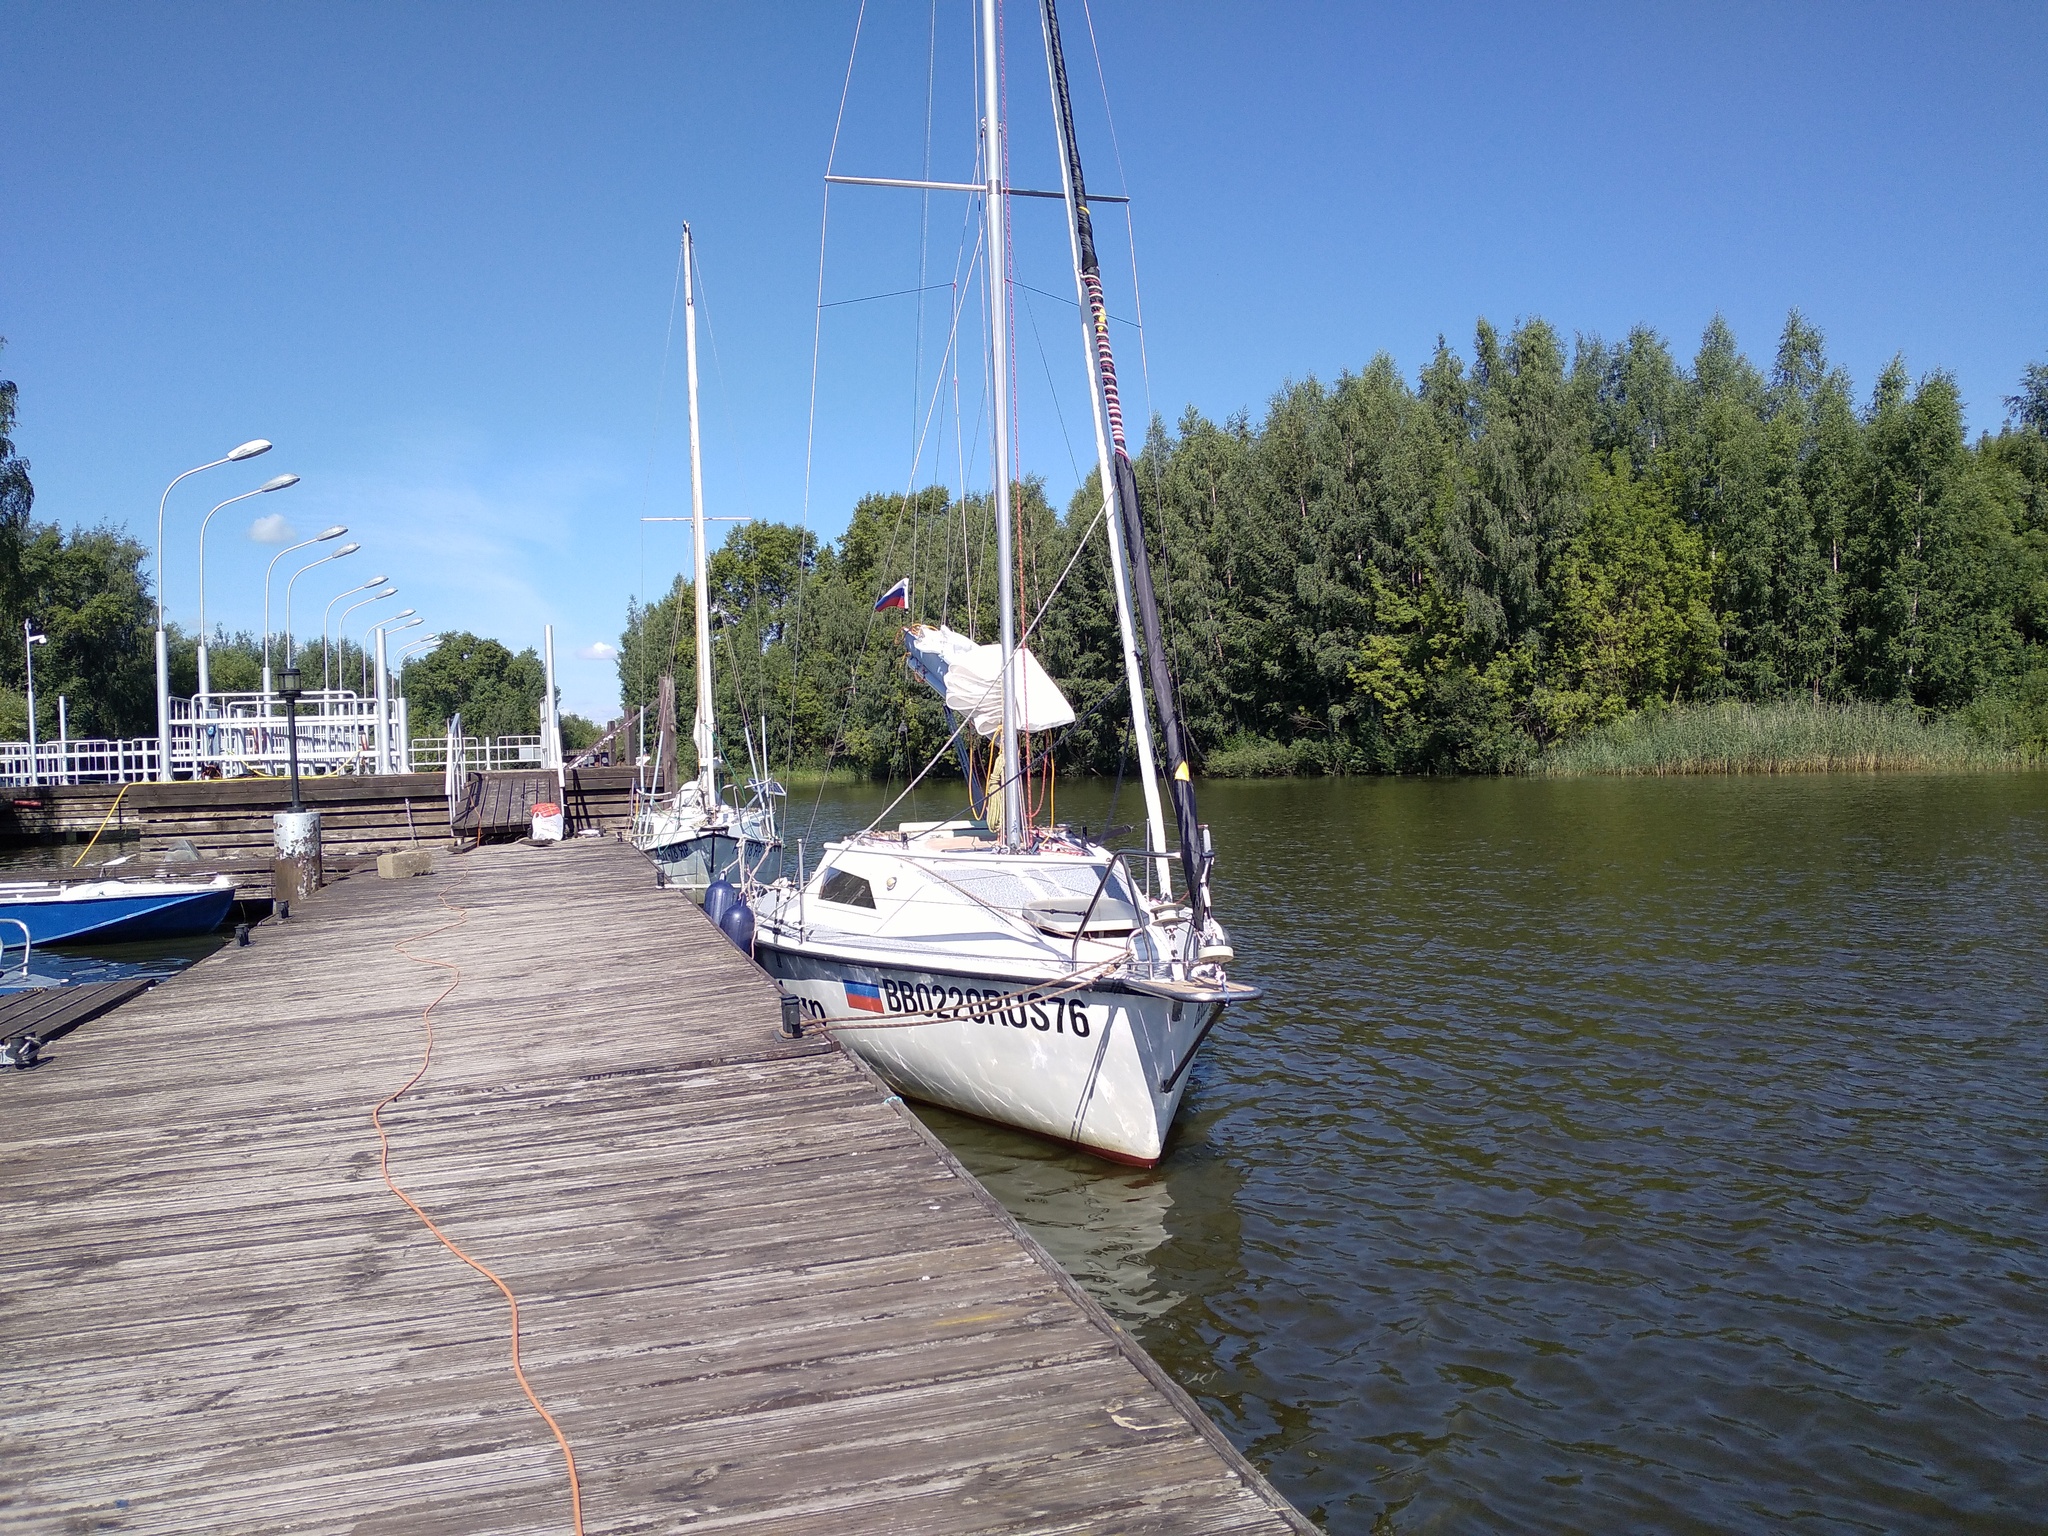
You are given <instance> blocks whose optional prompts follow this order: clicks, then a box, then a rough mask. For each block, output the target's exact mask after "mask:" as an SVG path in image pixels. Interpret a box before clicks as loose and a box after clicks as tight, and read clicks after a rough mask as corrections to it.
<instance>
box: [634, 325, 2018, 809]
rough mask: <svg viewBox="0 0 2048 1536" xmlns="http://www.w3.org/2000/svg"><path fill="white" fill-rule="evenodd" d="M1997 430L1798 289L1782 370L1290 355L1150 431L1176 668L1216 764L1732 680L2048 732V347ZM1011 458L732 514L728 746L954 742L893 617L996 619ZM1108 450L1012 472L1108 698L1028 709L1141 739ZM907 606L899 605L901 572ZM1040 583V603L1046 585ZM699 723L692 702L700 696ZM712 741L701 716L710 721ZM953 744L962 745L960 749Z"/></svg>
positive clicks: (1150, 521)
mask: <svg viewBox="0 0 2048 1536" xmlns="http://www.w3.org/2000/svg"><path fill="white" fill-rule="evenodd" d="M2018 384H2019V387H2018V391H2017V393H2015V394H2014V395H2012V396H2011V397H2009V398H2008V399H2006V400H2005V401H2004V402H2002V403H2003V404H2004V406H2005V407H2006V416H2005V421H2004V424H2003V426H2002V428H2001V429H2000V430H1999V431H1998V432H1996V433H1995V434H1994V433H1985V434H1981V435H1980V436H1979V437H1978V438H1977V440H1976V441H1975V442H1971V441H1969V440H1968V436H1967V433H1966V430H1965V425H1964V402H1963V400H1962V398H1961V396H1960V395H1959V393H1958V391H1957V387H1956V384H1955V381H1954V379H1953V378H1952V377H1951V376H1949V375H1948V374H1946V373H1943V372H1940V371H1934V372H1929V373H1926V374H1923V375H1921V376H1920V377H1918V378H1915V377H1913V376H1912V375H1911V374H1910V373H1909V372H1908V370H1907V367H1906V364H1905V362H1904V360H1903V359H1894V361H1893V362H1892V363H1891V364H1890V365H1889V366H1888V367H1887V368H1886V369H1885V370H1884V371H1883V373H1882V374H1881V375H1880V376H1879V377H1878V379H1877V380H1876V382H1875V384H1874V385H1873V387H1872V388H1871V389H1870V391H1869V392H1868V394H1867V395H1861V396H1859V394H1858V392H1857V390H1856V388H1855V386H1854V384H1853V383H1852V381H1851V380H1850V378H1849V377H1848V376H1847V374H1846V373H1845V372H1844V371H1842V370H1841V369H1839V368H1837V367H1835V366H1833V365H1831V364H1830V362H1829V361H1828V358H1827V355H1826V352H1825V349H1824V346H1823V341H1822V337H1821V335H1820V334H1819V332H1818V331H1817V330H1816V329H1814V328H1813V327H1812V326H1811V325H1809V324H1808V323H1807V322H1806V321H1805V320H1804V319H1803V318H1802V317H1801V316H1800V315H1799V314H1797V313H1796V312H1795V313H1794V314H1792V315H1791V316H1790V317H1789V318H1788V319H1787V321H1786V323H1785V326H1784V330H1783V332H1782V334H1781V335H1780V337H1779V339H1778V345H1777V349H1776V353H1775V356H1774V357H1773V358H1772V360H1771V363H1770V366H1769V368H1768V369H1767V370H1766V369H1764V368H1760V367H1758V366H1757V365H1756V364H1755V363H1754V362H1752V361H1751V360H1750V359H1749V358H1748V357H1746V356H1745V355H1744V354H1743V353H1742V351H1741V350H1740V349H1739V348H1738V346H1737V344H1736V340H1735V337H1734V335H1733V334H1732V333H1731V331H1730V330H1729V328H1728V327H1727V326H1726V325H1725V324H1724V323H1722V322H1720V321H1719V320H1716V321H1715V322H1714V323H1713V324H1712V325H1710V326H1709V327H1708V329H1707V331H1706V333H1705V335H1704V336H1703V337H1702V339H1701V342H1700V345H1699V347H1698V349H1697V351H1696V352H1695V354H1694V356H1693V358H1692V360H1691V362H1690V363H1681V362H1680V361H1679V360H1678V359H1677V358H1676V357H1675V356H1674V354H1673V352H1672V350H1671V348H1670V347H1669V346H1668V345H1667V343H1666V342H1665V341H1664V340H1663V339H1662V338H1661V337H1659V336H1658V335H1657V334H1655V333H1654V332H1652V331H1650V330H1647V329H1638V330H1636V331H1634V332H1632V333H1631V334H1630V335H1629V336H1628V337H1627V338H1626V339H1625V340H1623V341H1621V342H1619V343H1616V344H1607V343H1604V342H1602V341H1601V340H1599V339H1597V338H1590V337H1583V336H1582V337H1579V338H1576V339H1575V340H1574V342H1573V343H1572V345H1571V346H1570V347H1569V348H1567V346H1566V344H1565V342H1564V341H1563V339H1562V338H1561V337H1560V336H1559V334H1558V333H1557V332H1556V331H1555V330H1553V329H1552V327H1550V326H1549V325H1548V324H1546V323H1545V322H1543V321H1541V320H1529V321H1526V322H1524V323H1523V324H1521V325H1519V326H1517V327H1516V328H1515V329H1514V330H1512V331H1511V332H1509V333H1508V334H1506V335H1503V334H1502V333H1501V332H1499V331H1498V330H1496V329H1495V328H1494V327H1493V326H1491V325H1489V324H1487V323H1486V322H1484V321H1482V322H1480V324H1479V325H1478V327H1477V330H1476V334H1475V336H1474V338H1473V342H1472V347H1471V355H1470V357H1469V359H1468V358H1466V357H1463V356H1460V355H1459V354H1458V353H1457V352H1456V351H1455V350H1454V349H1453V348H1451V347H1450V346H1448V345H1446V344H1445V343H1444V342H1443V341H1442V340H1439V342H1438V345H1437V349H1436V353H1435V356H1434V357H1433V358H1432V359H1431V361H1430V362H1429V364H1428V365H1427V366H1426V367H1425V368H1423V369H1422V370H1421V374H1420V376H1419V378H1417V379H1416V380H1415V381H1414V382H1413V383H1412V384H1411V383H1410V382H1409V381H1408V380H1407V379H1405V378H1404V377H1403V376H1402V374H1401V373H1400V371H1399V370H1398V369H1397V368H1396V366H1395V365H1394V364H1393V362H1392V361H1391V360H1390V359H1389V358H1387V357H1385V356H1380V357H1377V358H1375V359H1374V360H1373V361H1372V362H1371V363H1369V364H1368V365H1367V366H1366V367H1365V368H1364V369H1363V370H1362V371H1360V372H1358V373H1347V374H1345V375H1343V376H1342V377H1340V378H1338V379H1337V380H1336V381H1335V382H1334V383H1333V384H1324V383H1321V382H1318V381H1316V380H1314V379H1310V380H1308V381H1306V382H1302V383H1295V384H1290V385H1288V386H1287V387H1285V388H1284V389H1282V390H1281V391H1280V392H1279V393H1278V394H1277V395H1276V396H1275V397H1274V398H1273V399H1272V400H1271V402H1270V403H1269V404H1268V406H1267V409H1266V412H1265V416H1264V418H1263V420H1261V421H1260V422H1258V423H1257V424H1256V425H1254V424H1253V423H1252V421H1251V420H1250V419H1249V417H1248V416H1242V415H1241V416H1236V417H1232V418H1231V419H1229V420H1227V421H1224V422H1222V423H1220V424H1219V423H1216V422H1213V421H1210V420H1207V419H1205V418H1204V417H1202V416H1200V415H1199V414H1196V413H1195V412H1193V411H1190V412H1188V413H1187V414H1185V415H1183V416H1182V417H1181V419H1180V421H1179V422H1178V424H1177V425H1176V426H1175V427H1173V428H1172V429H1171V430H1169V429H1167V428H1166V427H1165V425H1164V424H1163V423H1162V422H1159V421H1156V420H1155V421H1154V423H1153V424H1152V428H1151V431H1150V433H1149V435H1148V440H1147V442H1146V444H1145V448H1144V452H1143V455H1142V458H1141V460H1140V462H1139V464H1138V465H1137V471H1138V479H1139V483H1140V487H1141V495H1142V498H1143V500H1144V502H1145V513H1146V519H1147V526H1148V545H1149V547H1150V549H1151V552H1152V559H1153V564H1154V573H1155V579H1156V582H1157V586H1158V592H1159V601H1160V606H1161V609H1162V612H1163V614H1164V617H1165V627H1166V633H1167V644H1168V647H1169V649H1170V652H1171V655H1170V658H1169V661H1170V668H1171V672H1172V676H1173V678H1174V686H1175V689H1176V692H1177V695H1178V704H1179V707H1180V710H1181V712H1182V715H1183V718H1184V719H1185V721H1186V722H1187V725H1188V729H1189V735H1190V737H1191V740H1192V748H1191V750H1192V753H1193V755H1194V756H1195V757H1196V760H1197V766H1198V768H1200V769H1201V770H1202V771H1206V772H1209V773H1216V774H1277V773H1383V772H1411V773H1413V772H1419V773H1440V772H1481V773H1501V772H1514V771H1519V770H1525V769H1528V768H1530V767H1531V766H1532V765H1536V764H1540V763H1542V762H1543V761H1544V760H1545V757H1546V754H1550V753H1554V752H1555V751H1556V750H1557V749H1558V748H1559V747H1560V746H1561V745H1562V744H1566V743H1570V742H1573V741H1575V740H1581V739H1585V738H1587V737H1589V736H1590V735H1595V734H1598V733H1600V732H1603V731H1613V730H1615V729H1616V728H1617V727H1618V726H1623V725H1627V724H1629V723H1631V722H1639V721H1642V720H1644V719H1653V718H1655V717H1658V716H1660V715H1661V714H1665V713H1669V712H1673V711H1685V710H1688V709H1692V710H1698V709H1699V708H1700V707H1702V706H1712V705H1715V704H1717V703H1720V702H1723V701H1736V702H1740V703H1745V704H1751V705H1762V706H1775V707H1779V708H1780V709H1781V710H1782V708H1783V707H1784V706H1786V705H1794V706H1797V705H1804V706H1806V707H1807V712H1808V713H1813V712H1820V713H1822V714H1829V715H1830V717H1831V718H1835V719H1838V720H1844V721H1848V722H1850V724H1851V727H1852V728H1853V727H1854V722H1856V721H1858V720H1863V719H1871V720H1878V721H1883V722H1890V723H1891V724H1892V725H1896V723H1897V721H1898V720H1899V719H1900V718H1901V717H1902V716H1903V717H1905V718H1907V720H1908V723H1909V724H1910V722H1911V720H1912V719H1913V718H1916V717H1917V718H1919V719H1921V720H1924V721H1930V722H1934V721H1939V722H1944V723H1946V724H1947V725H1949V726H1950V727H1952V728H1953V730H1954V731H1956V732H1960V733H1962V734H1963V735H1964V736H1970V735H1972V734H1974V735H1975V736H1976V737H1981V738H1984V739H1986V740H1987V741H1989V742H1991V744H1992V745H1993V746H1995V747H1996V748H1998V749H1999V750H2001V751H2005V752H2007V753H2009V754H2013V755H2016V756H2018V757H2025V756H2027V755H2030V754H2031V755H2035V756H2039V755H2043V754H2044V753H2048V366H2044V365H2042V364H2039V363H2036V364H2033V365H2031V366H2030V367H2029V368H2028V369H2027V370H2026V371H2025V373H2024V375H2023V377H2022V378H2021V379H2020V380H2019V381H2018ZM991 510H992V509H991V504H990V501H989V498H988V497H986V496H978V497H977V496H973V495H970V496H967V497H964V498H959V499H955V498H952V497H950V496H949V494H948V493H947V492H946V491H945V490H944V489H942V488H932V489H927V490H924V491H920V492H915V493H913V494H910V495H908V496H906V495H902V494H875V495H870V496H868V497H865V498H864V499H862V500H861V502H860V503H859V505H858V506H856V507H855V508H854V510H853V514H852V518H851V521H850V523H849V526H848V528H847V530H846V532H845V534H844V535H843V536H842V537H840V538H839V539H838V540H837V541H836V542H833V543H830V544H821V543H819V542H818V541H817V540H816V539H815V538H813V537H812V536H811V535H809V534H808V533H806V532H804V531H802V530H800V529H798V528H796V527H793V526H789V525H784V524H775V523H753V524H748V525H743V526H741V527H740V528H738V529H736V530H735V531H734V532H733V533H732V534H731V535H730V536H729V537H728V539H727V540H726V542H725V544H724V546H723V547H722V548H721V549H719V550H718V551H717V552H716V553H715V555H714V556H713V558H712V561H711V565H710V571H709V582H710V586H711V598H712V601H713V604H714V610H715V613H716V615H717V619H716V623H715V628H714V639H713V642H712V643H713V646H714V648H715V654H714V661H715V667H716V677H717V682H716V686H717V688H718V690H719V693H720V712H721V728H722V731H723V732H724V733H726V735H727V740H726V742H725V743H724V745H723V746H722V748H721V750H722V752H723V753H724V755H725V756H726V757H727V759H728V760H729V761H740V760H743V753H744V747H743V746H742V745H741V742H740V740H739V737H740V735H741V734H745V735H750V736H751V737H752V738H753V739H754V740H755V741H756V742H757V743H762V742H765V744H766V746H767V749H768V752H769V757H770V761H771V762H772V763H773V764H774V765H776V766H777V767H778V768H779V769H787V768H790V767H797V768H822V767H828V766H829V767H841V768H845V769H849V770H852V771H855V772H858V773H861V774H867V775H873V776H877V777H882V776H902V775H906V774H911V773H915V772H917V771H918V770H919V769H920V768H922V767H923V766H924V764H925V762H926V760H927V759H928V758H929V757H930V756H931V755H932V754H933V753H934V752H935V751H936V750H938V749H939V748H941V747H942V746H943V745H944V743H945V740H946V737H947V732H948V729H949V727H948V726H947V725H946V724H945V722H944V719H943V716H942V711H941V710H940V708H939V705H938V701H937V699H936V697H935V696H934V695H932V694H931V692H930V691H929V690H928V689H927V688H925V687H924V685H922V684H921V683H918V682H916V681H914V680H913V679H912V678H911V677H910V676H909V675H908V673H907V671H906V669H905V668H904V666H903V665H902V650H901V643H900V636H899V630H900V627H901V623H902V622H903V620H904V619H905V618H906V617H907V618H908V619H910V620H912V621H922V622H944V623H949V624H951V625H952V626H953V627H954V628H955V629H959V630H962V631H964V632H966V633H968V634H971V635H972V636H973V637H974V638H976V639H978V640H983V641H987V640H992V639H993V638H994V633H993V630H994V613H995V590H994V588H995V581H994V576H993V570H994V567H993V564H992V561H993V558H994V555H993V551H994V525H993V521H992V518H991ZM1100 511H1101V502H1100V491H1099V488H1098V485H1097V483H1096V481H1095V478H1094V477H1093V476H1092V475H1091V477H1090V481H1089V483H1088V484H1087V485H1085V486H1083V487H1082V489H1081V490H1080V491H1079V492H1078V493H1077V494H1076V495H1075V496H1074V497H1073V499H1072V501H1071V502H1070V504H1069V505H1068V506H1067V508H1066V509H1065V511H1064V513H1061V512H1059V511H1058V510H1056V509H1055V508H1053V507H1051V506H1050V505H1048V503H1047V500H1046V497H1045V495H1044V491H1043V486H1042V485H1041V484H1040V483H1039V482H1036V481H1028V482H1025V483H1023V484H1021V485H1020V486H1019V487H1018V488H1017V493H1016V507H1015V513H1016V517H1017V527H1018V529H1019V540H1018V547H1017V552H1016V559H1015V566H1016V571H1017V576H1018V581H1019V592H1020V599H1019V612H1020V616H1021V618H1022V620H1024V621H1027V622H1030V623H1032V624H1033V625H1034V628H1033V630H1032V635H1031V640H1030V643H1031V645H1032V648H1033V650H1034V651H1035V652H1036V653H1037V655H1038V656H1039V658H1040V659H1041V661H1042V662H1043V663H1044V664H1045V666H1046V667H1047V669H1048V670H1049V671H1050V672H1051V673H1052V674H1053V675H1054V677H1055V678H1056V679H1057V680H1058V681H1059V682H1060V684H1061V686H1062V688H1063V689H1064V690H1065V691H1066V693H1067V695H1068V697H1069V699H1070V700H1071V701H1072V702H1073V704H1074V707H1075V710H1076V712H1077V714H1078V715H1079V717H1080V718H1079V719H1078V720H1077V721H1076V722H1075V724H1074V725H1072V726H1071V727H1069V728H1067V729H1066V730H1065V731H1064V732H1062V733H1060V735H1059V736H1058V737H1057V738H1056V739H1054V740H1050V741H1043V742H1036V743H1034V744H1033V748H1032V750H1033V752H1034V753H1035V754H1050V755H1051V758H1052V760H1053V761H1054V762H1055V763H1057V764H1058V765H1059V766H1061V767H1062V768H1065V769H1072V770H1078V771H1083V772H1096V773H1113V772H1118V771H1119V770H1120V765H1123V764H1125V763H1127V762H1128V752H1129V749H1130V738H1129V712H1128V708H1127V706H1126V705H1124V704H1123V703H1122V702H1120V697H1121V696H1120V692H1119V689H1120V681H1121V676H1122V674H1121V663H1120V660H1119V656H1118V651H1117V645H1116V636H1117V630H1116V619H1115V611H1114V608H1113V606H1112V599H1111V596H1110V589H1109V576H1108V556H1107V548H1106V545H1105V543H1104V538H1103V533H1102V528H1103V522H1102V519H1101V517H1100V515H1099V514H1100ZM903 576H908V577H909V578H910V580H911V593H912V597H911V607H910V609H909V612H908V614H907V615H904V614H899V613H894V612H885V613H877V612H875V611H874V609H873V603H874V601H875V599H876V597H877V596H878V595H879V594H880V593H881V592H883V591H884V590H885V589H886V588H887V587H889V586H890V585H891V584H892V583H893V582H895V581H896V580H897V579H898V578H899V577H903ZM691 602H692V594H691V591H690V587H689V584H688V583H687V582H686V581H685V580H683V579H682V578H680V577H679V578H678V579H677V581H676V583H675V585H674V586H673V588H672V589H671V590H670V591H669V593H668V594H667V595H666V596H664V597H663V598H661V599H660V600H659V601H656V602H652V603H649V604H646V605H630V604H629V608H628V613H627V624H626V630H625V634H624V637H623V643H622V647H621V653H620V657H619V678H620V685H621V690H622V693H623V696H624V698H625V701H626V704H627V707H628V709H629V710H632V709H637V708H639V707H640V706H642V705H645V704H649V703H651V702H652V701H653V700H654V698H655V697H656V696H657V692H656V691H657V686H658V680H659V678H660V675H661V674H662V672H663V671H664V670H668V669H671V668H672V669H673V671H674V673H675V676H676V678H677V680H678V683H677V686H678V694H679V699H680V704H679V708H680V710H681V712H682V713H683V715H684V716H685V717H687V715H688V713H689V711H690V709H691V707H692V706H691V704H690V698H691V690H692V687H693V684H692V681H691V679H692V677H693V671H692V668H693V666H694V640H693V638H692V633H691V629H692V626H691V621H690V606H691ZM1041 610H1042V612H1041ZM685 736H687V732H685ZM685 751H686V753H687V744H686V746H685ZM941 771H944V770H943V769H942V770H941Z"/></svg>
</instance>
